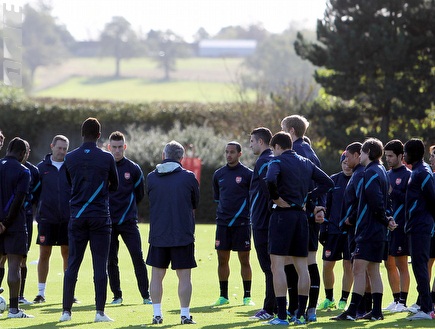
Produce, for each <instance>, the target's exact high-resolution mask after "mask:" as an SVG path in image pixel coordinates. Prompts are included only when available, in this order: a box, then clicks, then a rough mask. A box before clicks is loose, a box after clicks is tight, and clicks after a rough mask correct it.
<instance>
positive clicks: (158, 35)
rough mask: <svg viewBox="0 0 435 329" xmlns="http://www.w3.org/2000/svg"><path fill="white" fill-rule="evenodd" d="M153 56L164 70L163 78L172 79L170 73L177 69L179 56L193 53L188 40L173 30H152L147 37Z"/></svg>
mask: <svg viewBox="0 0 435 329" xmlns="http://www.w3.org/2000/svg"><path fill="white" fill-rule="evenodd" d="M147 44H148V48H149V49H150V50H151V56H152V57H153V58H154V59H155V61H156V62H157V63H158V65H159V67H160V68H162V69H163V71H164V77H163V79H164V80H165V81H169V80H170V73H171V72H173V71H175V68H176V61H177V58H178V57H185V56H188V55H189V54H190V53H191V50H190V49H189V48H188V46H187V44H186V42H185V41H184V40H183V38H182V37H180V36H178V35H177V34H175V33H174V32H172V31H171V30H166V31H164V32H163V31H155V30H150V31H149V33H148V38H147Z"/></svg>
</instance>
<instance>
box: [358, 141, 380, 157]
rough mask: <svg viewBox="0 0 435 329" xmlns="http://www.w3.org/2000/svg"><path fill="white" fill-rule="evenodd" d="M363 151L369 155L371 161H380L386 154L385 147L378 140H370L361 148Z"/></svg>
mask: <svg viewBox="0 0 435 329" xmlns="http://www.w3.org/2000/svg"><path fill="white" fill-rule="evenodd" d="M361 151H363V152H364V153H367V154H368V155H369V159H370V160H371V161H373V160H378V159H380V158H381V157H382V155H383V154H384V146H383V145H382V142H381V141H380V140H379V139H377V138H368V139H366V140H365V141H364V143H363V145H362V146H361Z"/></svg>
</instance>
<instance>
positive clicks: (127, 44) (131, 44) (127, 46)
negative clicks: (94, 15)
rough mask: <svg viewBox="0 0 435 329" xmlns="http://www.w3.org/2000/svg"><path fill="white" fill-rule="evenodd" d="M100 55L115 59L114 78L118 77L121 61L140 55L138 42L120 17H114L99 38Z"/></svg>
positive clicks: (127, 24)
mask: <svg viewBox="0 0 435 329" xmlns="http://www.w3.org/2000/svg"><path fill="white" fill-rule="evenodd" d="M100 45H101V54H103V55H107V56H113V57H115V77H116V78H119V76H120V66H121V60H122V59H124V58H131V57H134V56H136V55H138V54H139V53H140V50H141V47H140V43H139V40H138V38H137V36H136V34H135V33H134V31H133V30H132V29H131V24H130V23H129V22H128V21H127V20H126V19H125V18H124V17H121V16H114V17H112V20H111V21H110V22H109V23H107V24H106V26H105V27H104V30H103V32H102V33H101V36H100Z"/></svg>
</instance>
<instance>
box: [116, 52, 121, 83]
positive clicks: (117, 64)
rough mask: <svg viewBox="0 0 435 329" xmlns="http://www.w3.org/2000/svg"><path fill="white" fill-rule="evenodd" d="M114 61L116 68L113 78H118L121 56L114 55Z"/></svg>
mask: <svg viewBox="0 0 435 329" xmlns="http://www.w3.org/2000/svg"><path fill="white" fill-rule="evenodd" d="M115 62H116V69H115V78H119V76H120V73H119V71H120V66H121V58H119V57H116V58H115Z"/></svg>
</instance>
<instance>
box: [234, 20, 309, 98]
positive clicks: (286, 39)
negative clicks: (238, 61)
mask: <svg viewBox="0 0 435 329" xmlns="http://www.w3.org/2000/svg"><path fill="white" fill-rule="evenodd" d="M295 40H296V31H295V30H291V29H289V30H286V31H285V32H283V33H282V34H272V35H270V36H268V37H267V38H265V39H264V40H263V41H260V42H258V44H257V48H256V50H255V53H254V54H253V55H252V56H250V57H247V58H246V60H245V61H244V65H245V66H246V67H247V68H248V72H247V74H244V75H243V76H242V84H243V85H244V87H245V88H252V89H255V90H256V91H257V98H258V99H259V100H262V101H265V100H266V98H267V97H269V95H273V96H272V100H273V101H275V102H277V103H279V104H277V105H278V106H281V104H284V103H288V104H295V103H298V104H300V103H301V102H304V101H306V100H308V99H311V98H313V97H314V95H315V91H316V90H317V87H316V86H315V82H314V80H313V78H312V75H313V73H314V67H313V66H312V65H311V64H309V63H307V62H304V61H303V60H301V59H300V58H299V57H298V56H297V55H296V53H295V51H294V49H293V46H292V44H293V42H294V41H295Z"/></svg>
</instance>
